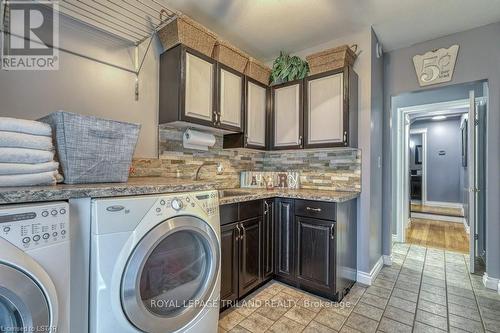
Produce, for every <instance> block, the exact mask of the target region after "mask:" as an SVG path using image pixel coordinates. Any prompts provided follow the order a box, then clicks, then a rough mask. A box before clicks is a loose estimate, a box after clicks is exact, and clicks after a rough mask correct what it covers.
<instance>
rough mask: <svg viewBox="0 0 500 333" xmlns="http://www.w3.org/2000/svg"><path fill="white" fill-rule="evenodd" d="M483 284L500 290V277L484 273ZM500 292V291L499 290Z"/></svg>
mask: <svg viewBox="0 0 500 333" xmlns="http://www.w3.org/2000/svg"><path fill="white" fill-rule="evenodd" d="M483 284H484V286H485V287H486V288H488V289H493V290H500V289H499V288H500V279H496V278H492V277H490V276H488V273H484V275H483ZM499 292H500V291H499Z"/></svg>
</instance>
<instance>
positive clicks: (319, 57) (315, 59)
mask: <svg viewBox="0 0 500 333" xmlns="http://www.w3.org/2000/svg"><path fill="white" fill-rule="evenodd" d="M357 48H358V46H357V45H356V44H355V45H353V46H351V47H349V46H348V45H342V46H339V47H335V48H333V49H328V50H324V51H321V52H317V53H314V54H311V55H308V56H307V57H306V60H307V63H308V64H309V69H310V72H309V75H313V74H318V73H323V72H327V71H331V70H334V69H339V68H342V67H345V66H352V65H354V61H355V60H356V57H357V55H356V50H357Z"/></svg>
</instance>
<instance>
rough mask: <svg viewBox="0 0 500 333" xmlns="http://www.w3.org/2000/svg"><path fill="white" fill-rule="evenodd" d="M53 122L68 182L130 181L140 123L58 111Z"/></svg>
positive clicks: (51, 117) (49, 120) (52, 116)
mask: <svg viewBox="0 0 500 333" xmlns="http://www.w3.org/2000/svg"><path fill="white" fill-rule="evenodd" d="M40 121H43V122H46V123H48V124H50V125H51V126H52V135H53V136H54V139H55V143H56V150H57V158H58V159H59V162H60V164H61V167H62V172H63V175H64V183H66V184H82V183H105V182H126V181H127V180H128V175H129V168H130V164H131V162H132V155H133V153H134V149H135V145H136V144H137V138H138V136H139V130H140V125H138V124H131V123H125V122H120V121H114V120H107V119H101V118H97V117H92V116H84V115H80V114H75V113H71V112H64V111H58V112H54V113H51V114H50V115H48V116H46V117H44V118H42V119H40Z"/></svg>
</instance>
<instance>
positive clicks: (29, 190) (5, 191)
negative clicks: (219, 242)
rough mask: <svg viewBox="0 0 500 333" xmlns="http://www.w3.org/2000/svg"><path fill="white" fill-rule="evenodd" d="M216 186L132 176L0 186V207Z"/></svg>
mask: <svg viewBox="0 0 500 333" xmlns="http://www.w3.org/2000/svg"><path fill="white" fill-rule="evenodd" d="M215 185H216V184H215V183H213V182H207V181H194V180H189V179H172V178H162V177H132V178H129V180H128V182H126V183H100V184H77V185H66V184H58V185H52V186H26V187H0V204H7V203H22V202H34V201H55V200H68V199H75V198H105V197H120V196H128V195H143V194H158V193H174V192H194V191H203V190H213V189H214V188H215Z"/></svg>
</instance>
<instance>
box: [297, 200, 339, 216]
mask: <svg viewBox="0 0 500 333" xmlns="http://www.w3.org/2000/svg"><path fill="white" fill-rule="evenodd" d="M295 215H299V216H305V217H314V218H318V219H323V220H331V221H335V220H336V215H337V204H336V203H335V202H323V201H312V200H295Z"/></svg>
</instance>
